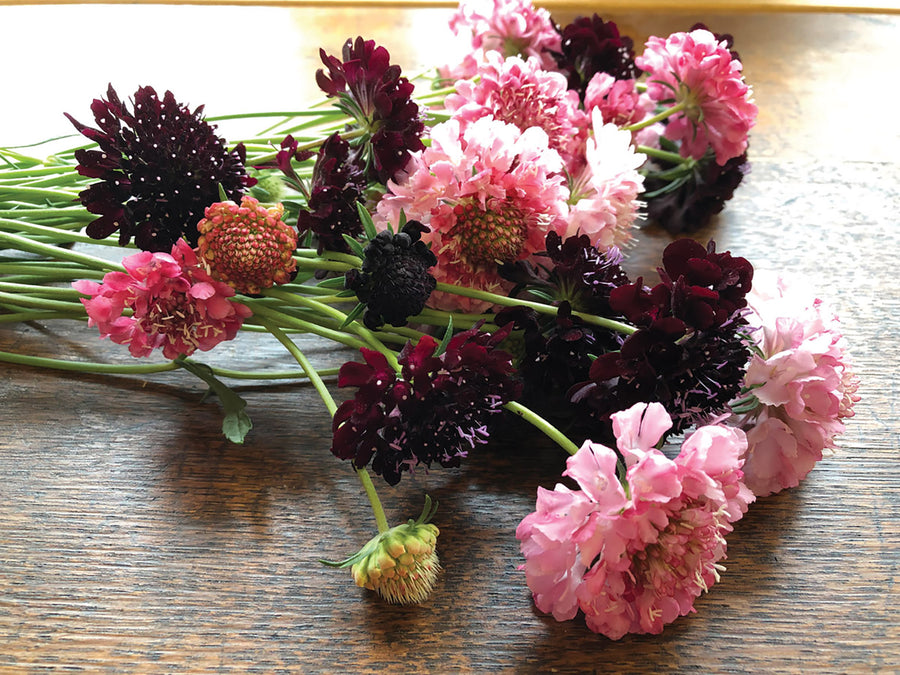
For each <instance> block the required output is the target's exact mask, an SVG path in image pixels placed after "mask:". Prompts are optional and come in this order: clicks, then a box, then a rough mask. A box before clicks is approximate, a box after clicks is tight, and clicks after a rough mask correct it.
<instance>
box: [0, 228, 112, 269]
mask: <svg viewBox="0 0 900 675" xmlns="http://www.w3.org/2000/svg"><path fill="white" fill-rule="evenodd" d="M0 244H6V245H8V246H9V248H15V249H19V250H20V251H28V252H29V253H37V254H38V255H44V256H47V257H48V258H50V259H55V260H67V261H69V262H74V263H78V264H79V265H84V266H85V267H89V268H91V269H99V270H105V271H114V272H124V271H125V268H124V267H123V266H122V265H120V264H118V263H114V262H110V261H109V260H103V259H102V258H97V257H95V256H92V255H87V254H86V253H78V252H76V251H70V250H68V249H64V248H60V247H59V246H51V245H50V244H41V243H39V242H36V241H34V240H33V239H29V238H28V237H23V236H21V235H18V234H13V233H12V232H0Z"/></svg>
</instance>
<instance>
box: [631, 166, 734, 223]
mask: <svg viewBox="0 0 900 675" xmlns="http://www.w3.org/2000/svg"><path fill="white" fill-rule="evenodd" d="M657 164H658V165H659V167H660V169H659V171H654V172H652V173H650V174H649V175H648V176H647V177H646V179H645V181H644V187H645V189H646V193H645V200H646V203H647V216H648V218H649V219H650V220H651V221H653V222H655V223H657V224H659V225H660V226H661V227H663V228H664V229H665V230H667V231H668V232H670V233H672V234H682V233H683V234H688V233H690V232H695V231H696V230H699V229H700V228H702V227H705V226H706V225H707V224H708V223H709V221H710V220H711V219H712V217H713V216H714V215H716V214H717V213H721V211H722V209H724V208H725V202H727V201H728V200H729V199H731V198H732V197H733V196H734V191H735V190H736V189H737V187H738V185H740V184H741V181H742V180H743V179H744V176H746V175H747V174H748V173H750V162H749V161H748V160H747V153H746V152H744V153H743V154H742V155H739V156H738V157H732V158H731V159H729V160H728V161H727V162H725V164H724V165H721V166H720V165H719V164H718V163H717V162H716V161H715V156H714V155H713V154H712V152H710V153H708V154H707V155H706V156H705V157H704V158H703V159H702V160H700V161H699V162H697V163H696V164H695V165H694V166H693V167H692V168H691V169H690V170H689V173H686V174H685V175H683V176H682V177H681V178H680V179H679V180H678V181H677V182H674V183H673V182H671V181H670V179H669V178H663V177H662V175H664V172H665V171H666V170H668V169H672V168H673V167H674V165H673V164H669V163H666V162H662V161H660V160H657Z"/></svg>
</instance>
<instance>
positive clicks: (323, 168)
mask: <svg viewBox="0 0 900 675" xmlns="http://www.w3.org/2000/svg"><path fill="white" fill-rule="evenodd" d="M282 170H284V168H282ZM365 189H366V176H365V172H364V171H363V170H362V169H361V168H360V167H359V166H358V165H357V164H356V163H355V162H354V161H353V160H352V159H351V157H350V144H349V143H347V141H345V140H344V139H343V138H341V137H340V135H339V134H332V135H331V136H329V137H328V138H327V139H326V140H325V142H324V143H323V144H322V146H321V147H320V148H319V153H318V156H317V157H316V164H315V166H314V167H313V175H312V184H311V185H310V188H309V199H308V200H307V208H306V209H300V215H299V218H298V220H297V229H298V230H299V231H300V234H301V235H302V234H303V233H304V232H313V233H314V234H315V235H316V237H317V238H318V248H319V253H321V252H322V251H325V250H328V251H340V252H342V253H349V252H350V248H349V247H348V246H347V243H346V242H345V241H344V237H343V235H345V234H346V235H348V236H350V237H353V238H356V237H357V236H358V235H360V234H362V231H363V226H362V221H361V220H360V219H359V209H358V204H361V203H362V202H363V200H364V192H365Z"/></svg>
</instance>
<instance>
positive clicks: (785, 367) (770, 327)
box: [738, 274, 859, 496]
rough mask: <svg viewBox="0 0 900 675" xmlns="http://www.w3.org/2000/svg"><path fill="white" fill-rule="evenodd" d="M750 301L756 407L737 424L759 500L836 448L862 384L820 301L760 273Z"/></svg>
mask: <svg viewBox="0 0 900 675" xmlns="http://www.w3.org/2000/svg"><path fill="white" fill-rule="evenodd" d="M747 300H748V304H749V306H750V308H751V310H752V313H751V314H749V315H748V316H747V319H748V321H749V322H750V325H751V326H753V327H755V328H756V330H755V331H754V332H753V334H752V335H753V339H754V341H755V342H756V347H757V348H758V349H757V353H755V354H754V355H753V357H752V358H751V360H750V363H749V365H748V367H747V373H746V375H745V378H744V386H745V387H746V388H747V389H748V390H749V395H750V397H749V401H750V402H751V405H752V404H753V403H755V406H753V407H752V408H751V409H750V410H749V412H746V413H745V414H743V415H742V416H741V417H740V418H738V423H739V424H741V426H742V427H743V428H744V429H745V430H746V431H747V440H748V442H749V447H748V450H747V456H746V461H745V464H744V472H745V474H746V478H745V481H746V483H747V485H748V486H749V487H750V489H751V490H753V492H754V493H756V494H757V495H758V496H763V495H768V494H771V493H773V492H778V491H780V490H782V489H784V488H788V487H794V486H795V485H797V484H798V483H799V482H800V481H801V480H802V479H803V478H804V477H806V475H807V474H808V473H809V472H810V470H812V468H813V466H815V464H816V462H818V461H819V460H821V459H822V453H823V451H824V450H825V448H833V447H834V445H835V437H836V436H838V435H839V434H841V433H843V431H844V423H843V419H844V418H847V417H851V416H852V415H853V405H854V404H855V403H856V401H858V400H859V396H858V395H857V393H856V392H857V387H858V385H859V382H858V379H857V377H856V375H855V374H854V372H853V368H852V363H851V361H850V358H849V356H848V354H847V344H846V340H845V338H844V337H843V335H842V334H841V331H840V322H839V320H838V318H837V316H835V315H834V314H833V313H831V312H830V311H829V310H828V308H827V307H826V305H825V303H823V302H822V300H820V299H818V298H816V297H815V296H814V295H812V294H810V293H808V292H807V291H806V290H805V289H803V288H800V287H790V286H788V285H787V284H786V283H785V282H784V280H783V279H780V278H771V277H768V278H767V277H766V276H765V275H761V274H757V275H756V276H755V278H754V280H753V290H752V291H751V292H750V294H748V296H747ZM748 407H750V406H748V405H747V404H746V402H744V409H746V408H748ZM742 412H743V411H742Z"/></svg>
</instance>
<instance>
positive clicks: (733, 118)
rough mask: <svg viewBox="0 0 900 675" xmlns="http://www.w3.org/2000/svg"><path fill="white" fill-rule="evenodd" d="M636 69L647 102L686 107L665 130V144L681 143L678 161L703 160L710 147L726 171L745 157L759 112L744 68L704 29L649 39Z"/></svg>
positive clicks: (671, 120)
mask: <svg viewBox="0 0 900 675" xmlns="http://www.w3.org/2000/svg"><path fill="white" fill-rule="evenodd" d="M635 63H636V64H637V66H638V68H640V69H641V70H644V71H646V72H647V74H648V77H647V93H648V94H649V96H650V98H652V99H653V100H654V101H660V102H666V103H671V102H673V101H674V102H675V103H676V104H677V103H683V104H685V105H686V108H685V110H684V111H683V112H680V113H676V114H674V115H672V116H671V117H670V118H668V124H667V125H666V129H665V136H666V138H668V139H670V140H673V141H680V142H681V154H682V156H685V157H693V158H694V159H701V158H702V157H703V155H704V154H705V153H706V151H707V149H708V148H709V147H712V149H713V151H714V152H715V154H716V162H717V163H718V164H720V165H724V164H725V162H727V161H728V160H729V159H731V158H733V157H738V156H739V155H741V154H743V153H744V151H745V150H746V149H747V136H748V133H749V131H750V128H751V127H752V126H753V125H754V123H755V122H756V113H757V109H756V105H755V104H754V103H753V101H752V92H751V90H750V87H749V86H748V85H747V84H746V83H745V82H744V78H743V76H742V74H741V70H742V68H743V66H742V64H741V62H740V61H738V60H737V59H735V58H733V57H732V54H731V52H729V50H728V48H727V44H726V43H725V42H724V41H723V42H719V41H718V40H716V37H715V36H714V35H713V34H712V33H710V32H709V31H707V30H703V29H697V30H693V31H691V32H690V33H673V34H672V35H670V36H669V37H668V38H665V39H663V38H660V37H651V38H649V39H648V41H647V44H646V46H645V49H644V53H643V54H642V55H641V56H639V57H637V58H636V59H635Z"/></svg>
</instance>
